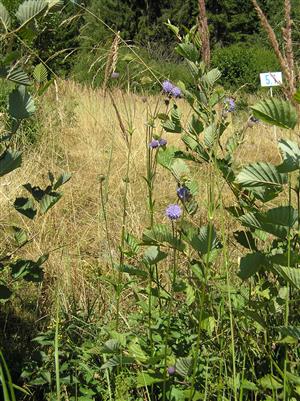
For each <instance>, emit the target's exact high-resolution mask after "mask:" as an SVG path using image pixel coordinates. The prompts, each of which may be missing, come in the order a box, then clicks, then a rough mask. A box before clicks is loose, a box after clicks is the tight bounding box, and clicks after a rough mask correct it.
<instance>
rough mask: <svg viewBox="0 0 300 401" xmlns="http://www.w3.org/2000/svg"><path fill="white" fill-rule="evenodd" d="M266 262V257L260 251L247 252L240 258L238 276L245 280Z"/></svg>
mask: <svg viewBox="0 0 300 401" xmlns="http://www.w3.org/2000/svg"><path fill="white" fill-rule="evenodd" d="M266 264H267V261H266V258H265V256H264V255H263V254H262V253H260V252H255V253H249V254H248V255H246V256H243V257H242V258H241V261H240V271H239V272H238V276H239V277H240V278H241V279H242V280H247V279H248V278H250V277H252V276H253V275H254V274H256V273H258V272H259V271H260V270H261V269H262V268H263V267H264V266H266Z"/></svg>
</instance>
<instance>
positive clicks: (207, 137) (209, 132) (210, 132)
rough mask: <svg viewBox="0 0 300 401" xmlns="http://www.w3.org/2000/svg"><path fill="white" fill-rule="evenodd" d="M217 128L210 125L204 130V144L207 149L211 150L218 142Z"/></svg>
mask: <svg viewBox="0 0 300 401" xmlns="http://www.w3.org/2000/svg"><path fill="white" fill-rule="evenodd" d="M218 137H219V135H218V128H217V126H216V124H211V125H209V126H208V127H206V128H205V130H204V143H205V146H206V147H207V148H208V149H212V148H213V147H214V145H215V144H216V142H217V140H218Z"/></svg>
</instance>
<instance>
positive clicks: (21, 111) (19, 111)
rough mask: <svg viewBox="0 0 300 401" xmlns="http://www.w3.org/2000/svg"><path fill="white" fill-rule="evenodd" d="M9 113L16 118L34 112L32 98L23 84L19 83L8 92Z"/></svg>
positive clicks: (25, 116) (24, 116) (26, 116)
mask: <svg viewBox="0 0 300 401" xmlns="http://www.w3.org/2000/svg"><path fill="white" fill-rule="evenodd" d="M8 111H9V114H10V115H11V116H12V117H13V118H15V119H16V120H22V119H24V118H28V117H30V116H31V115H32V114H33V113H34V112H35V105H34V101H33V98H32V97H31V96H30V94H29V93H28V92H27V89H26V88H25V86H23V85H20V86H19V87H18V88H16V89H14V90H13V91H12V92H11V93H10V94H9V108H8Z"/></svg>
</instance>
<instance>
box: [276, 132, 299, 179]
mask: <svg viewBox="0 0 300 401" xmlns="http://www.w3.org/2000/svg"><path fill="white" fill-rule="evenodd" d="M278 147H279V149H280V150H281V153H282V157H283V162H282V164H281V165H280V166H278V171H280V172H281V173H289V172H292V171H295V170H298V169H300V149H299V146H298V145H297V143H295V142H293V141H290V140H289V139H281V140H280V141H279V144H278Z"/></svg>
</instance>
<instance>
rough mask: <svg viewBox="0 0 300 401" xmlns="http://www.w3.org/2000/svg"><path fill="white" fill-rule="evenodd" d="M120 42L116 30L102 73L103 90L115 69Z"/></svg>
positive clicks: (118, 33)
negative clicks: (103, 72)
mask: <svg viewBox="0 0 300 401" xmlns="http://www.w3.org/2000/svg"><path fill="white" fill-rule="evenodd" d="M120 42H121V39H120V32H117V33H116V35H115V37H114V40H113V42H112V45H111V48H110V51H109V53H108V57H107V62H106V67H105V74H104V83H103V87H104V92H105V91H106V88H107V83H108V80H109V78H110V77H111V74H112V73H113V72H115V70H116V66H117V61H118V50H119V46H120Z"/></svg>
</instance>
